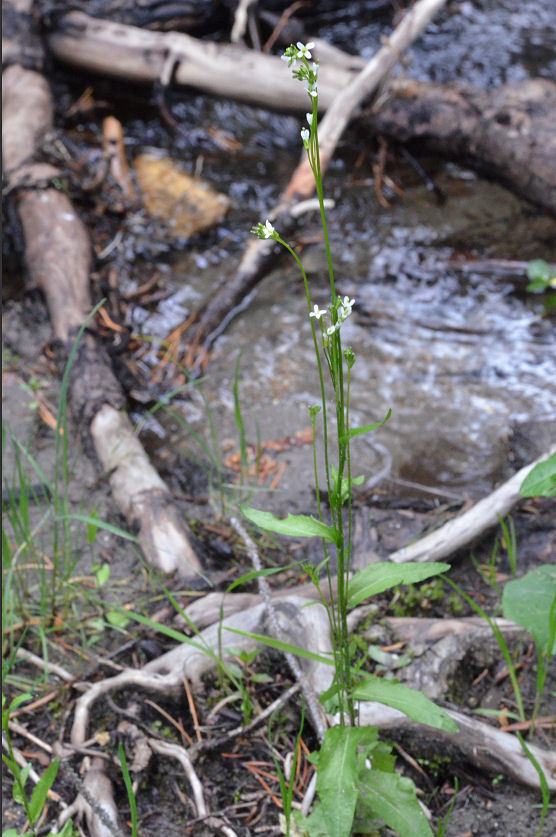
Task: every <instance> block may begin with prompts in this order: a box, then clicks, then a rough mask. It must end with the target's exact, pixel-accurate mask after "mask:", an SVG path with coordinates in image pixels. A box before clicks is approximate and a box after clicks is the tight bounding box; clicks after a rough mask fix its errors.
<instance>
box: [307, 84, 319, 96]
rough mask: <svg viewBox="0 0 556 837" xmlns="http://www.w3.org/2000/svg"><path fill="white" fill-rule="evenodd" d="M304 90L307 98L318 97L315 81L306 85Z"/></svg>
mask: <svg viewBox="0 0 556 837" xmlns="http://www.w3.org/2000/svg"><path fill="white" fill-rule="evenodd" d="M305 90H306V91H307V93H308V94H309V96H313V97H315V96H318V92H317V83H316V81H314V82H313V83H312V84H311V85H309V84H307V86H306V87H305Z"/></svg>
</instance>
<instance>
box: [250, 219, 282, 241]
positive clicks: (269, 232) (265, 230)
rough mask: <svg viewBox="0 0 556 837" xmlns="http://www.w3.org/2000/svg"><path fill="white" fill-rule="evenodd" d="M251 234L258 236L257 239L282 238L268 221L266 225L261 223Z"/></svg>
mask: <svg viewBox="0 0 556 837" xmlns="http://www.w3.org/2000/svg"><path fill="white" fill-rule="evenodd" d="M251 232H252V233H253V235H256V236H257V238H274V239H276V240H278V239H279V238H280V236H279V235H278V233H277V232H276V230H275V229H274V227H273V226H272V224H271V223H270V221H269V220H268V219H267V220H266V222H265V223H264V224H262V223H261V222H260V221H259V223H258V224H257V225H256V226H255V227H253V228H252V230H251Z"/></svg>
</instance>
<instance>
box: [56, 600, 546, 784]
mask: <svg viewBox="0 0 556 837" xmlns="http://www.w3.org/2000/svg"><path fill="white" fill-rule="evenodd" d="M306 603H307V600H306V599H304V598H300V597H298V596H293V597H291V598H289V599H284V600H283V602H282V604H283V605H285V606H286V608H287V610H286V611H284V615H285V616H287V618H288V619H289V618H291V616H292V615H293V614H295V611H297V613H296V614H295V615H296V619H295V620H294V621H293V622H292V623H291V631H292V640H291V641H292V643H299V640H300V638H302V639H303V641H304V645H305V647H308V648H309V650H312V651H315V652H318V653H323V652H324V653H326V652H327V651H329V650H330V648H329V645H328V641H327V640H326V639H325V637H324V636H321V635H318V634H317V635H316V634H315V632H314V631H307V627H306V626H304V624H303V622H301V623H299V622H298V619H301V620H303V619H304V618H305V616H304V615H305V614H306V613H307V611H311V610H313V608H307V607H306V606H304V605H306ZM264 615H265V605H264V604H263V603H260V604H258V605H256V606H255V607H251V608H248V609H246V610H243V611H242V612H240V613H236V614H234V615H233V616H231V617H226V618H225V619H224V622H223V625H222V627H223V628H224V630H222V631H221V626H220V624H219V623H218V622H217V623H215V624H214V625H211V626H210V627H208V628H206V629H205V630H203V631H201V633H200V635H199V637H195V638H194V639H193V640H192V641H191V644H190V645H189V644H187V645H186V644H182V645H178V646H177V647H176V648H174V649H172V650H171V651H168V652H167V653H166V654H164V655H163V656H162V657H160V658H158V659H156V660H152V661H151V662H149V663H147V665H146V666H144V667H143V669H142V670H141V671H134V670H126V671H123V672H122V673H121V674H118V675H117V676H115V677H111V678H109V679H107V680H103V681H100V682H98V683H95V684H93V685H92V686H91V687H90V688H89V689H88V690H87V692H86V693H85V694H83V695H82V696H81V697H80V698H79V699H78V701H77V703H76V707H75V715H74V723H73V727H72V734H71V740H72V744H73V745H75V746H80V745H81V744H82V743H83V742H84V741H85V740H86V737H87V726H88V723H89V715H90V711H91V709H92V706H93V704H94V703H95V701H96V700H98V699H99V698H100V697H101V696H102V695H103V694H105V693H106V692H109V691H115V690H119V689H123V688H129V687H133V688H136V689H137V688H141V689H145V690H147V691H154V692H158V693H161V694H164V695H166V696H168V695H170V694H175V695H178V694H180V693H181V690H182V689H183V685H182V676H183V675H184V674H187V677H188V679H189V680H190V681H191V682H192V683H193V684H194V685H195V686H196V687H199V686H200V685H201V677H202V675H203V674H204V673H205V672H207V671H210V670H212V669H213V668H214V667H215V665H216V659H217V658H218V654H219V649H220V638H221V637H222V639H223V643H224V659H226V655H227V654H229V652H228V651H227V649H228V648H234V649H238V648H239V649H241V650H246V651H249V650H253V649H254V648H256V647H257V643H256V642H255V640H253V639H252V638H251V637H249V636H244V635H239V634H235V633H232V632H230V631H227V630H225V628H227V627H232V628H239V629H240V630H242V631H246V632H253V633H262V634H264V633H267V634H268V629H267V627H266V626H265V621H264ZM207 652H208V653H207ZM211 652H212V655H211ZM319 668H321V669H324V672H321V673H318V669H319ZM307 676H308V677H310V678H311V682H313V683H315V685H316V684H318V683H319V682H321V683H322V682H326V679H327V678H328V680H329V678H330V667H329V666H325V665H322V666H321V665H317V666H314V667H313V668H312V669H310V670H308V672H307ZM315 678H316V680H315ZM323 678H324V681H323ZM446 711H448V714H449V715H450V716H451V717H452V718H453V719H454V720H455V721H456V723H457V724H458V726H459V730H460V731H459V732H458V733H447V732H444V731H442V730H438V729H434V731H433V732H432V734H433V735H434V740H435V741H438V740H444V741H449V742H450V743H452V744H453V745H454V746H455V747H458V748H460V749H461V750H462V751H463V752H465V753H466V754H467V755H468V756H469V758H470V759H471V761H473V762H476V763H478V764H480V765H481V766H482V767H484V768H486V769H488V770H496V772H504V773H505V774H508V775H510V776H512V777H513V778H514V779H516V780H517V781H519V782H521V783H524V784H526V785H529V786H531V787H534V788H539V777H538V774H537V773H536V771H535V770H534V769H533V767H532V765H531V764H530V762H529V761H528V760H527V759H526V757H525V756H524V753H523V751H522V749H521V747H520V744H519V742H518V741H517V739H516V738H514V737H513V736H512V735H510V734H509V733H506V732H501V731H499V730H497V729H495V728H493V727H491V726H488V725H487V724H484V723H482V722H481V721H476V720H475V719H471V718H467V717H466V716H465V715H463V714H462V713H461V712H457V711H452V710H446ZM360 719H361V724H362V725H365V724H369V725H372V726H378V727H380V728H383V729H388V728H393V727H408V728H412V729H416V730H420V731H423V732H424V733H426V735H427V736H429V737H430V735H431V729H430V727H424V726H422V725H419V724H415V723H414V722H413V721H411V720H410V719H409V718H407V716H405V715H403V714H402V713H401V712H399V711H397V710H394V709H391V708H390V707H387V706H384V705H382V704H378V703H373V702H361V703H360ZM329 720H331V721H332V722H334V720H335V719H329ZM530 749H531V751H532V752H533V755H534V756H535V758H536V759H537V761H538V762H539V763H540V764H541V766H542V767H543V769H544V771H545V774H546V777H547V781H548V784H549V787H550V788H551V789H556V754H554V753H549V752H546V751H545V750H542V749H541V748H540V747H536V746H534V745H531V747H530Z"/></svg>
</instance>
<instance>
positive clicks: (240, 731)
mask: <svg viewBox="0 0 556 837" xmlns="http://www.w3.org/2000/svg"><path fill="white" fill-rule="evenodd" d="M300 688H301V684H300V683H294V684H293V686H290V688H289V689H287V690H286V691H285V692H284V694H282V695H280V697H279V698H276V700H274V701H273V702H272V703H271V704H269V705H268V706H267V707H266V709H263V710H262V712H259V714H258V715H257V717H256V718H253V720H252V721H251V722H250V723H249V724H247V726H243V725H241V726H239V727H235V729H231V730H230V731H229V732H227V733H226V734H225V735H222V736H220V738H216V739H204V740H203V741H200V742H199V744H194V745H193V747H192V748H191V750H190V752H191V754H192V755H193V754H196V753H198V752H200V751H201V750H208V749H213V748H216V747H222V746H223V745H224V744H227V743H228V741H230V740H231V739H232V738H236V736H238V735H245V733H247V732H250V731H251V730H252V729H254V728H255V727H257V726H258V725H259V724H261V723H262V722H263V721H265V720H266V719H267V718H268V717H269V716H270V715H272V713H273V712H274V711H275V710H276V709H278V708H279V707H280V706H282V705H283V704H284V703H287V701H288V700H289V699H290V698H291V697H293V695H295V694H296V693H297V692H298V691H299V690H300Z"/></svg>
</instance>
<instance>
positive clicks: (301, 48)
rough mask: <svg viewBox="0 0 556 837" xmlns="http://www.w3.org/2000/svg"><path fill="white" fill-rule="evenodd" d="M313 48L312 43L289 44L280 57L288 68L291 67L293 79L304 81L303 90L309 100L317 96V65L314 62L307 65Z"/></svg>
mask: <svg viewBox="0 0 556 837" xmlns="http://www.w3.org/2000/svg"><path fill="white" fill-rule="evenodd" d="M314 46H315V44H314V43H313V41H310V42H309V43H308V44H302V43H301V41H298V42H297V44H291V46H289V47H288V48H287V50H286V51H285V52H284V54H283V55H282V61H287V62H288V67H291V66H292V65H293V67H294V70H293V77H294V78H297V79H299V81H305V82H306V84H305V90H306V91H307V93H308V94H309V96H311V98H313V99H316V97H317V96H318V88H317V77H318V74H319V65H318V62H316V61H313V62H312V63H311V64H309V60H310V59H311V58H312V52H311V50H312V49H313V47H314ZM298 61H299V66H298V63H297V62H298Z"/></svg>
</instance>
